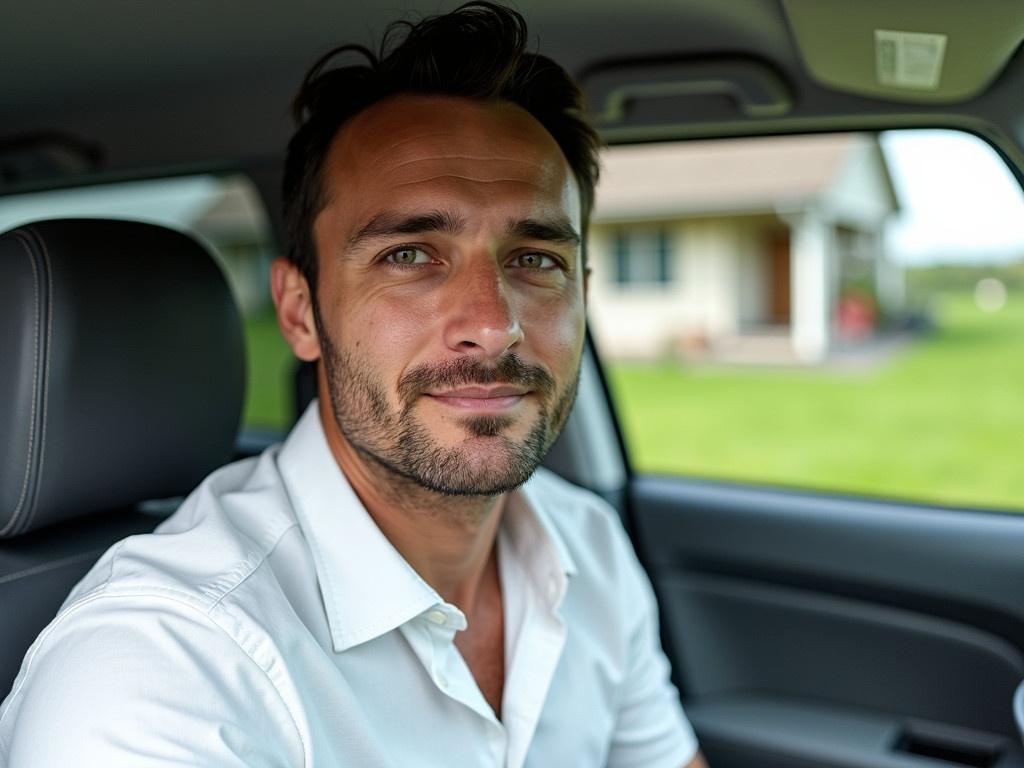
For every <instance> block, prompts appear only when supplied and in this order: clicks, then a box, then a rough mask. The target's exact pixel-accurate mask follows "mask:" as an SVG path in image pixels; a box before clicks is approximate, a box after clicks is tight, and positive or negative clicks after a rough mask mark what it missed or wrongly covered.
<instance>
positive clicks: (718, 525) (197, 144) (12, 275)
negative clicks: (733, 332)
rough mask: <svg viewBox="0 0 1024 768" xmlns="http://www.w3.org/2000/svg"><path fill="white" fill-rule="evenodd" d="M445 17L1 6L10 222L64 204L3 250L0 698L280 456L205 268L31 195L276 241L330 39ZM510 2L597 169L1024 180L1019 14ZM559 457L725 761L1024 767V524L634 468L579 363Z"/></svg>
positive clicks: (349, 11) (723, 3)
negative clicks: (98, 566)
mask: <svg viewBox="0 0 1024 768" xmlns="http://www.w3.org/2000/svg"><path fill="white" fill-rule="evenodd" d="M451 7H454V4H452V3H444V4H440V5H439V4H437V3H436V2H423V1H422V0H399V1H398V2H395V3H387V4H381V3H374V2H370V0H336V2H332V3H327V2H320V1H319V0H300V2H295V3H288V4H284V3H272V2H264V1H262V0H259V1H257V2H250V3H216V4H209V3H207V4H190V3H171V2H166V1H165V0H157V1H155V2H149V3H145V4H135V3H124V2H117V0H94V1H93V2H89V3H82V4H77V5H68V4H66V3H57V2H54V0H37V1H36V2H33V3H28V2H25V0H14V1H13V2H10V3H7V4H5V6H4V8H3V10H2V15H3V20H4V23H3V24H2V25H0V50H3V54H2V56H3V61H4V66H3V67H0V212H2V210H3V205H4V202H5V200H15V199H17V198H20V197H22V196H25V195H33V196H35V198H37V199H39V200H43V201H44V207H43V208H42V213H41V214H40V215H38V216H36V217H35V218H36V219H38V220H35V221H19V222H18V223H17V224H14V225H12V226H10V227H9V228H8V230H7V231H6V232H2V233H0V610H2V615H3V616H4V620H3V621H2V622H0V699H2V698H3V697H5V696H6V694H7V692H8V691H9V690H10V687H11V685H12V684H13V682H14V679H15V676H16V674H17V672H18V669H19V668H20V666H21V663H22V659H23V657H24V655H25V652H26V650H27V648H28V647H29V645H30V644H31V642H32V640H33V639H34V638H35V637H36V636H37V635H38V633H39V632H40V631H42V630H43V628H44V627H45V626H46V624H47V623H48V622H49V620H50V619H51V618H52V617H53V616H54V615H55V613H56V611H57V609H58V608H59V606H60V604H61V602H62V601H63V599H64V597H65V596H66V595H67V593H68V592H69V591H70V589H71V587H72V586H73V585H74V584H75V583H76V581H77V580H78V579H79V578H81V576H82V575H83V574H84V573H85V572H86V571H87V570H88V568H89V567H90V566H91V565H92V563H93V562H95V560H96V559H97V558H98V557H99V555H100V554H101V553H102V552H103V551H104V550H105V549H107V548H108V547H109V546H112V545H113V544H114V543H115V542H117V541H118V540H120V539H122V538H124V537H125V536H128V535H132V534H136V533H143V532H147V531H149V530H151V529H152V528H154V527H155V526H156V525H157V524H158V523H159V521H160V520H161V519H162V517H164V516H165V515H167V514H169V513H170V512H171V511H173V509H174V508H175V505H176V503H177V500H180V498H181V497H182V496H184V495H185V494H187V493H188V492H189V491H190V490H191V489H192V488H193V487H194V486H195V485H196V484H197V483H198V482H199V481H200V480H201V479H202V478H203V477H204V476H205V475H206V474H207V473H209V472H210V471H212V470H213V469H215V468H216V467H218V466H220V465H222V464H224V463H226V462H227V461H230V460H232V459H233V458H239V457H244V456H248V455H252V454H254V453H256V452H258V451H259V450H261V449H262V448H264V447H266V446H267V445H269V444H270V443H272V442H274V441H276V440H278V439H280V438H281V436H282V434H283V430H281V429H278V430H269V431H267V430H264V431H260V430H254V429H242V428H241V414H242V409H243V400H244V397H245V394H244V392H245V378H246V376H247V375H251V374H247V369H246V354H247V352H246V350H245V344H244V340H243V331H242V327H241V320H240V315H239V311H238V309H237V308H236V299H237V297H233V295H232V291H231V289H230V288H229V286H228V283H227V282H226V280H225V277H224V275H223V274H222V270H221V268H218V266H217V264H218V262H217V261H216V259H215V257H214V255H212V254H211V253H210V248H209V245H208V243H206V242H205V241H203V240H202V238H200V239H199V240H197V239H196V238H195V237H193V236H191V235H190V234H189V233H184V234H183V233H181V232H177V231H174V229H171V228H166V227H161V226H156V225H153V224H144V223H138V222H135V221H128V220H117V219H121V218H124V219H131V218H132V215H131V213H130V212H128V211H126V212H125V214H124V216H118V215H110V216H105V217H104V218H102V219H96V218H93V217H90V216H89V214H88V213H83V214H82V216H67V215H66V214H64V213H63V212H62V213H61V214H60V218H57V219H54V218H53V214H50V215H47V213H46V209H45V200H46V199H47V198H46V197H45V195H46V194H49V193H54V192H58V191H62V190H69V189H88V188H92V187H96V186H98V185H103V184H108V183H112V182H129V181H139V180H152V179H172V178H177V177H188V176H191V175H195V174H212V175H227V174H232V175H237V176H241V177H244V178H245V179H246V180H247V181H248V182H249V183H251V185H252V189H253V190H255V193H256V195H257V196H258V198H259V200H260V201H261V203H262V205H263V206H264V207H265V209H266V211H267V213H268V216H269V227H270V238H271V240H272V241H273V242H274V243H276V244H278V247H279V244H280V242H281V240H282V225H281V219H280V179H281V164H282V158H283V151H284V147H285V145H286V143H287V140H288V137H289V135H290V130H291V126H290V121H289V103H290V100H291V98H292V97H293V95H294V92H295V90H296V88H297V86H298V84H299V82H300V81H301V78H302V76H303V74H304V73H305V71H306V68H307V67H308V66H309V65H310V64H311V63H312V62H313V61H314V60H315V59H316V58H317V57H318V56H319V55H321V54H322V53H323V52H324V51H326V50H329V49H330V48H332V47H334V46H335V45H337V44H339V43H342V42H361V43H364V44H368V45H373V42H374V41H375V40H377V39H379V36H380V34H381V32H382V31H383V29H384V28H385V27H386V25H387V23H388V22H390V21H392V20H394V19H395V18H399V17H405V18H415V17H419V16H424V15H430V14H432V13H435V12H437V11H439V10H445V9H449V8H451ZM514 7H516V8H517V9H518V10H520V11H521V12H522V13H523V14H524V16H525V17H526V19H527V21H528V24H529V26H530V30H531V34H532V35H533V36H534V38H535V41H536V44H537V46H538V47H539V49H540V50H541V51H542V52H543V53H545V54H547V55H549V56H551V57H552V58H554V59H556V60H557V61H558V62H560V63H561V64H562V65H563V66H565V67H566V68H567V69H568V70H569V71H570V72H571V73H573V74H574V75H575V76H576V77H577V79H578V81H579V82H580V83H581V86H582V88H583V90H584V92H585V94H586V97H587V102H588V106H589V110H590V113H591V117H592V119H593V120H594V121H595V124H596V125H597V126H598V127H599V129H600V131H601V133H602V136H603V138H604V139H605V141H606V142H607V143H608V144H609V145H612V146H622V145H649V144H655V143H658V142H667V141H682V140H685V141H692V140H703V139H725V138H738V137H760V136H782V135H795V134H823V133H831V132H848V131H870V132H878V131H888V130H897V129H911V128H940V129H955V130H958V131H963V132H966V133H968V134H971V135H973V136H976V137H978V138H979V139H981V140H982V141H984V142H985V143H987V144H988V145H989V146H991V147H992V148H993V149H994V151H995V152H996V153H997V154H998V156H999V157H1000V158H1001V159H1002V160H1003V161H1005V163H1006V165H1007V167H1008V169H1009V171H1010V173H1011V174H1012V175H1013V177H1014V179H1015V180H1016V181H1017V183H1018V184H1020V183H1024V101H1022V99H1021V97H1020V94H1021V93H1022V86H1024V53H1022V51H1021V41H1022V40H1024V6H1022V5H1020V4H1019V3H1014V2H1009V0H972V2H965V0H856V1H854V0H679V1H678V2H664V1H663V0H642V1H641V2H634V3H628V4H623V3H615V2H610V0H551V1H549V2H540V0H522V1H521V2H518V3H514ZM901 57H902V58H901ZM907 57H911V58H907ZM915 57H916V58H915ZM911 59H912V61H911ZM908 61H911V63H912V64H913V66H910V65H908V64H907V62H908ZM894 62H895V63H894ZM900 62H902V64H900ZM62 211H63V209H62ZM115 213H116V212H115ZM2 220H3V219H2V218H0V221H2ZM0 229H3V227H0ZM290 376H291V377H290V379H289V384H288V387H289V394H290V402H291V403H293V404H294V405H291V406H289V408H290V410H291V411H292V415H293V416H294V417H297V415H298V414H299V413H300V412H301V409H302V407H303V405H304V404H305V403H307V402H308V401H309V399H310V397H311V396H312V384H311V381H312V378H311V375H310V369H309V368H301V367H299V366H297V365H295V366H293V369H292V372H291V374H290ZM1018 385H1019V382H1018ZM1017 437H1018V442H1017V445H1018V446H1019V437H1020V435H1017ZM678 439H679V440H680V441H684V440H686V439H687V436H686V435H683V434H681V435H679V436H678ZM1010 450H1012V447H1011V448H1010ZM546 463H547V465H548V466H549V467H551V468H552V469H554V470H555V471H557V472H558V473H560V474H561V475H563V476H564V477H566V478H567V479H569V480H571V481H572V482H575V483H577V484H579V485H582V486H584V487H587V488H590V489H592V490H594V491H596V492H597V493H599V494H601V495H602V496H603V497H604V498H606V499H607V500H609V501H610V502H611V503H612V504H613V505H614V506H615V507H616V508H617V509H618V510H619V511H620V513H621V515H622V519H623V522H624V525H625V526H626V528H627V531H628V532H629V534H630V536H631V538H632V540H633V542H634V545H635V547H636V550H637V553H638V555H639V556H640V559H641V561H642V562H643V564H644V566H645V568H646V569H647V572H648V574H649V575H650V577H651V580H652V583H653V585H654V587H655V592H656V594H657V597H658V600H659V606H660V617H661V630H662V635H663V644H664V647H665V650H666V653H667V654H668V655H669V657H670V659H671V661H672V663H673V679H674V682H675V683H676V685H677V687H678V688H679V691H680V693H681V696H682V699H683V704H684V707H685V709H686V712H687V715H688V717H689V718H690V720H691V721H692V723H693V725H694V727H695V730H696V732H697V734H698V738H699V740H700V743H701V749H702V751H703V753H704V755H705V757H706V759H707V762H708V764H709V765H710V766H712V768H810V767H811V766H818V767H821V768H869V767H871V768H914V767H916V768H928V766H934V767H935V768H939V766H950V765H961V766H990V767H994V768H1011V767H1012V766H1024V746H1022V743H1021V738H1022V732H1024V722H1022V721H1024V687H1018V686H1019V685H1021V681H1022V679H1024V588H1022V585H1024V518H1021V516H1020V515H1019V514H1018V513H1016V512H1014V511H1012V510H1007V509H983V508H971V507H970V506H969V505H956V504H940V503H927V502H922V501H915V500H908V499H905V498H887V497H884V496H869V495H858V494H847V493H842V492H838V491H837V492H831V491H827V490H822V489H810V488H792V487H786V486H779V485H772V484H759V483H750V482H735V481H728V480H723V479H720V478H709V477H701V476H688V475H673V476H668V475H664V474H656V473H651V472H647V471H641V470H639V469H637V467H636V464H635V460H634V458H633V457H632V456H631V455H630V451H629V446H628V443H627V441H626V440H625V439H624V436H623V431H622V423H621V416H620V414H619V413H618V412H617V410H616V405H615V403H614V400H613V397H612V396H611V394H610V386H609V382H608V380H607V376H606V371H605V365H604V363H603V361H602V358H601V356H600V348H599V345H597V344H596V343H594V342H593V340H588V345H587V349H586V351H585V356H584V360H583V370H582V377H581V383H580V390H579V395H578V398H577V402H576V405H575V408H574V410H573V413H572V415H571V417H570V420H569V422H568V424H567V426H566V429H565V431H564V432H563V434H562V436H561V437H560V438H559V440H558V442H557V443H556V445H555V447H554V449H553V450H552V452H551V454H550V455H549V457H548V459H547V460H546ZM961 469H962V470H963V471H964V472H966V473H970V472H972V471H973V468H971V467H962V468H961ZM1021 506H1024V504H1022V505H1021ZM1015 692H1016V693H1015Z"/></svg>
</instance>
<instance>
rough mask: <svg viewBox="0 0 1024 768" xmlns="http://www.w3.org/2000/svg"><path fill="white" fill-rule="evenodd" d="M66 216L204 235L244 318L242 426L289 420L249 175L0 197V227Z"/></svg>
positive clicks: (261, 213) (259, 211) (263, 217)
mask: <svg viewBox="0 0 1024 768" xmlns="http://www.w3.org/2000/svg"><path fill="white" fill-rule="evenodd" d="M70 216H74V217H110V218H119V219H132V220H136V221H148V222H152V223H155V224H162V225H164V226H168V227H171V228H174V229H178V230H182V231H186V232H190V233H191V234H193V235H195V236H198V237H199V238H200V239H201V240H203V241H204V242H205V244H206V245H207V246H209V247H210V249H211V251H212V252H213V253H214V255H215V257H216V258H217V260H218V262H219V263H220V265H221V266H222V268H223V269H224V272H225V274H226V276H227V278H228V282H229V284H230V285H231V289H232V292H233V293H234V295H235V299H236V301H237V303H238V306H239V309H240V311H241V313H242V317H243V320H244V326H245V335H246V342H247V359H248V376H247V386H246V398H245V413H244V416H243V424H244V425H245V426H247V427H266V428H272V429H276V428H281V427H284V426H286V425H287V420H288V418H289V410H288V409H289V404H290V399H289V396H288V395H287V394H286V393H287V392H290V383H289V379H288V377H289V376H290V375H291V371H292V366H293V362H292V356H291V351H290V350H289V349H288V347H287V346H286V345H285V343H284V341H283V340H282V339H281V335H280V333H279V332H278V330H277V324H276V321H275V320H274V314H273V309H272V306H271V302H270V292H269V288H268V272H269V268H270V262H271V260H272V259H273V257H274V255H275V253H276V246H275V245H274V243H273V237H272V234H271V229H270V223H269V220H268V218H267V214H266V211H265V210H264V208H263V205H262V202H261V201H260V199H259V196H258V194H257V193H256V190H255V189H254V188H253V186H252V184H251V182H249V180H248V179H246V178H245V177H243V176H214V175H201V176H186V177H175V178H169V179H156V180H147V181H133V182H125V183H118V184H104V185H96V186H89V187H80V188H75V189H66V190H57V191H47V192H37V193H32V194H25V195H11V196H6V197H0V232H2V231H5V230H7V229H10V228H12V227H15V226H18V225H19V224H23V223H26V222H29V221H33V220H36V219H43V218H59V217H70Z"/></svg>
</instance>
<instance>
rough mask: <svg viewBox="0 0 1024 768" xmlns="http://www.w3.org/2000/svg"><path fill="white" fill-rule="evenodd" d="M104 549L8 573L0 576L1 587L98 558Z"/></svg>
mask: <svg viewBox="0 0 1024 768" xmlns="http://www.w3.org/2000/svg"><path fill="white" fill-rule="evenodd" d="M103 551H104V550H103V549H92V550H89V551H88V552H80V553H79V554H77V555H68V556H67V557H61V558H59V559H57V560H52V561H50V562H49V563H40V564H39V565H34V566H32V567H31V568H25V569H24V570H21V571H15V572H14V573H8V574H7V575H6V576H0V586H2V585H4V584H10V583H12V582H15V581H17V580H18V579H24V578H27V577H29V576H37V575H39V574H40V573H46V572H47V571H53V570H56V569H57V568H63V567H64V566H65V565H70V564H72V563H74V562H77V561H79V560H86V559H88V558H96V557H99V556H100V555H101V554H103Z"/></svg>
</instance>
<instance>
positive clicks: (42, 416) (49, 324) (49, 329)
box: [23, 237, 53, 530]
mask: <svg viewBox="0 0 1024 768" xmlns="http://www.w3.org/2000/svg"><path fill="white" fill-rule="evenodd" d="M39 245H40V246H41V248H42V252H43V261H44V262H45V266H46V269H45V270H44V271H45V277H46V298H47V301H46V344H45V348H44V350H43V354H44V356H45V360H44V361H43V368H42V371H43V394H42V397H41V398H40V400H39V422H40V430H39V459H38V462H37V463H38V465H39V471H38V472H37V473H36V502H37V503H35V504H33V505H32V509H31V511H30V512H29V515H28V520H27V521H26V523H25V527H24V529H23V530H26V529H28V528H31V527H32V523H33V522H34V521H35V517H36V513H37V512H38V511H39V504H38V497H39V493H38V491H39V488H38V486H39V483H40V481H41V479H42V474H43V459H44V457H45V456H46V424H47V421H46V410H47V408H46V405H47V398H48V397H49V394H50V352H51V351H52V349H53V265H52V263H51V262H50V249H49V247H48V246H47V244H46V239H45V238H42V237H40V238H39Z"/></svg>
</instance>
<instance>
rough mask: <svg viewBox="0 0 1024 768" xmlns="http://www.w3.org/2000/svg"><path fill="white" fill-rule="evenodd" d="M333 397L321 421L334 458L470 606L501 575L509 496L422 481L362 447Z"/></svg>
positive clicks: (425, 564) (410, 556)
mask: <svg viewBox="0 0 1024 768" xmlns="http://www.w3.org/2000/svg"><path fill="white" fill-rule="evenodd" d="M326 400H327V399H326V398H321V400H320V420H321V422H322V423H323V426H324V433H325V434H326V436H327V442H328V445H329V446H330V448H331V452H332V454H333V455H334V459H335V461H337V462H338V466H339V467H341V470H342V472H344V473H345V477H346V478H347V479H348V482H349V484H350V485H351V486H352V489H353V490H354V491H355V493H356V495H357V496H358V497H359V500H360V501H361V502H362V503H363V506H364V507H366V510H367V512H369V514H370V516H371V517H372V518H373V520H374V522H375V523H376V524H377V527H378V528H380V530H381V532H382V533H383V534H384V535H385V536H386V537H387V538H388V540H389V541H390V542H391V544H392V545H393V546H394V547H395V549H397V550H398V551H399V553H401V555H402V557H404V558H405V559H406V561H407V562H408V563H409V565H411V566H412V567H413V568H414V569H415V570H416V572H417V573H418V574H419V575H420V576H421V577H422V578H423V580H424V581H426V582H427V583H428V584H430V586H432V587H433V588H434V589H435V590H437V593H438V594H439V595H441V597H442V598H443V599H444V600H445V601H446V602H449V603H452V604H453V605H456V606H458V607H459V609H460V610H462V611H463V612H464V613H467V614H469V613H471V612H472V611H473V608H474V606H475V605H476V601H477V598H478V595H479V593H480V591H481V590H480V587H481V585H482V584H483V583H484V581H485V579H486V578H490V577H491V576H492V575H496V573H497V571H496V567H495V563H496V560H495V555H494V549H495V547H494V542H495V539H496V537H497V533H498V526H499V524H500V522H501V515H502V511H503V509H504V506H505V496H504V495H500V496H451V495H447V494H441V493H437V492H435V491H431V490H430V489H427V488H424V487H422V486H421V485H418V484H417V483H415V482H414V481H412V480H410V479H409V478H406V477H403V476H401V475H399V474H397V473H395V472H394V471H393V470H391V469H390V468H388V467H386V466H384V465H383V464H381V463H380V462H378V461H376V460H374V459H373V458H372V457H369V456H367V455H365V454H363V453H361V452H360V451H358V450H357V449H356V448H355V447H354V446H353V445H352V444H351V443H350V442H349V441H348V440H347V439H346V438H345V436H344V435H343V434H342V433H341V430H340V429H338V426H337V423H336V422H335V420H334V416H333V414H332V413H331V410H330V406H329V405H325V403H326Z"/></svg>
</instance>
